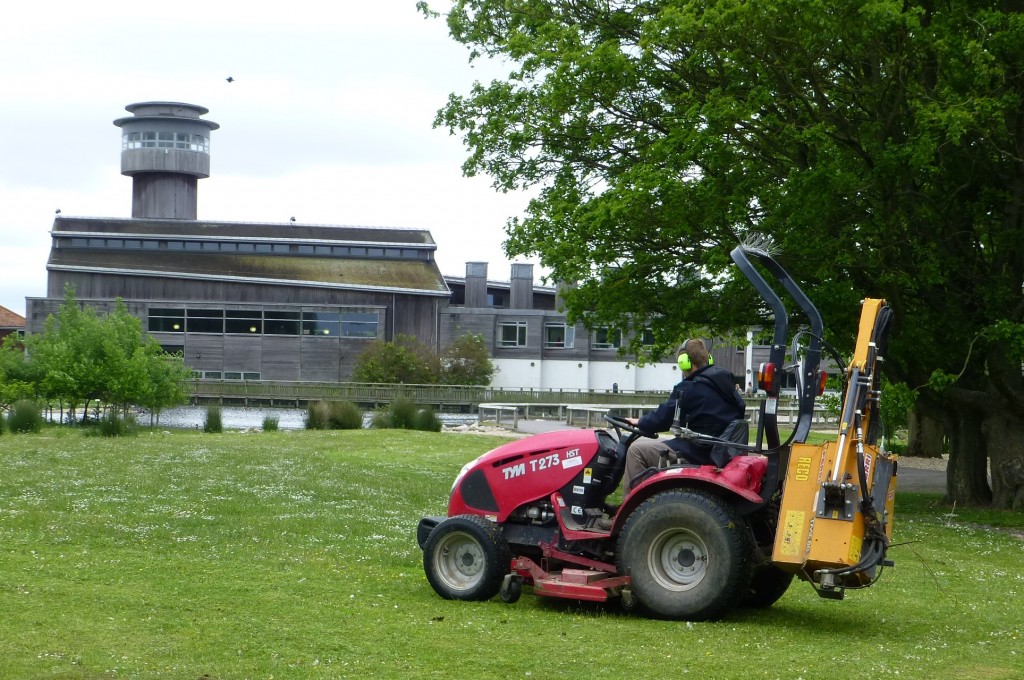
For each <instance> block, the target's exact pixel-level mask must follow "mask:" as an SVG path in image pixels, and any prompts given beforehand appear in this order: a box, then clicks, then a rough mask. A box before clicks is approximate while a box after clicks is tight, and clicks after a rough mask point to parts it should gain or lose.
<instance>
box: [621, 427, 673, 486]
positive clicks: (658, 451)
mask: <svg viewBox="0 0 1024 680" xmlns="http://www.w3.org/2000/svg"><path fill="white" fill-rule="evenodd" d="M667 442H668V440H667V439H650V438H649V437H641V438H640V439H637V440H636V441H635V442H633V443H632V444H630V445H629V451H627V452H626V471H625V473H623V475H622V481H623V483H624V484H625V490H626V491H627V492H628V491H629V490H630V488H632V487H631V485H630V480H632V479H633V478H634V477H636V476H637V475H638V474H640V473H641V472H643V471H644V470H646V469H647V468H649V467H658V464H659V463H660V462H661V455H662V454H663V453H665V452H667V451H669V450H670V449H669V445H668V443H667Z"/></svg>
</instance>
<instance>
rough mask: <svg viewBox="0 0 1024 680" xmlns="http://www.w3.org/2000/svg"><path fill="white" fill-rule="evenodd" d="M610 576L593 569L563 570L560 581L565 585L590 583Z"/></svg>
mask: <svg viewBox="0 0 1024 680" xmlns="http://www.w3.org/2000/svg"><path fill="white" fill-rule="evenodd" d="M609 576H611V574H608V573H606V572H603V571H594V570H593V569H563V570H562V581H564V582H565V583H592V582H594V581H600V580H601V579H604V578H608V577H609Z"/></svg>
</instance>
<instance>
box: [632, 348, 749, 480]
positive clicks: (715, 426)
mask: <svg viewBox="0 0 1024 680" xmlns="http://www.w3.org/2000/svg"><path fill="white" fill-rule="evenodd" d="M677 403H678V404H679V424H680V425H682V426H683V427H687V428H689V429H691V430H694V431H695V432H700V433H701V434H708V435H712V436H718V435H719V434H721V433H722V430H724V429H725V427H726V425H728V424H729V423H730V422H732V421H733V420H737V419H739V418H742V417H743V416H744V413H745V412H746V405H745V404H744V403H743V397H742V396H740V393H739V392H738V391H737V390H736V383H735V382H734V381H733V378H732V374H731V373H729V371H727V370H725V369H724V368H719V367H718V366H705V367H704V368H701V369H699V370H697V371H694V372H693V373H692V374H690V375H689V376H687V377H686V378H684V379H683V381H682V382H680V383H679V384H678V385H676V386H675V387H673V388H672V394H670V395H669V398H668V401H666V402H664V403H662V404H661V405H660V406H658V408H657V410H655V411H652V412H650V413H647V414H645V415H644V416H643V417H642V418H640V420H639V421H637V427H638V428H640V429H641V430H643V431H644V432H646V433H649V434H657V433H659V432H665V431H667V430H668V429H669V428H670V427H671V426H672V420H673V419H674V418H675V412H676V404H677ZM667 443H668V445H669V446H670V447H672V448H673V449H674V450H676V451H677V452H679V453H681V454H683V455H684V456H686V457H687V458H690V459H691V460H692V461H693V462H697V463H702V464H703V463H706V462H707V461H705V458H707V460H708V461H709V460H710V446H708V445H696V444H694V443H693V442H692V441H687V440H683V439H672V440H670V441H668V442H667Z"/></svg>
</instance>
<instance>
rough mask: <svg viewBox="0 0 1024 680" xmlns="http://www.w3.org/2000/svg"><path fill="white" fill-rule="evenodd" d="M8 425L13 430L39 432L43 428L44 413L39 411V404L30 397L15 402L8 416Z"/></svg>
mask: <svg viewBox="0 0 1024 680" xmlns="http://www.w3.org/2000/svg"><path fill="white" fill-rule="evenodd" d="M7 426H8V427H9V428H10V429H11V432H39V431H40V430H42V429H43V414H42V413H40V412H39V405H38V404H36V403H35V402H34V401H31V400H29V399H21V400H19V401H16V402H14V404H13V405H12V406H11V413H10V415H8V416H7Z"/></svg>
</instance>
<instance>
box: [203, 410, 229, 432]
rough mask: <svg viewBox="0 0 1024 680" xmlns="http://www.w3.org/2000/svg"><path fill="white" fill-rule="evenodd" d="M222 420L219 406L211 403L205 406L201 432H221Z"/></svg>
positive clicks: (222, 429) (222, 427) (222, 428)
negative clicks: (204, 417)
mask: <svg viewBox="0 0 1024 680" xmlns="http://www.w3.org/2000/svg"><path fill="white" fill-rule="evenodd" d="M223 431H224V422H223V418H222V417H221V412H220V406H217V405H216V404H211V405H210V406H207V407H206V419H205V420H204V421H203V432H223Z"/></svg>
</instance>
